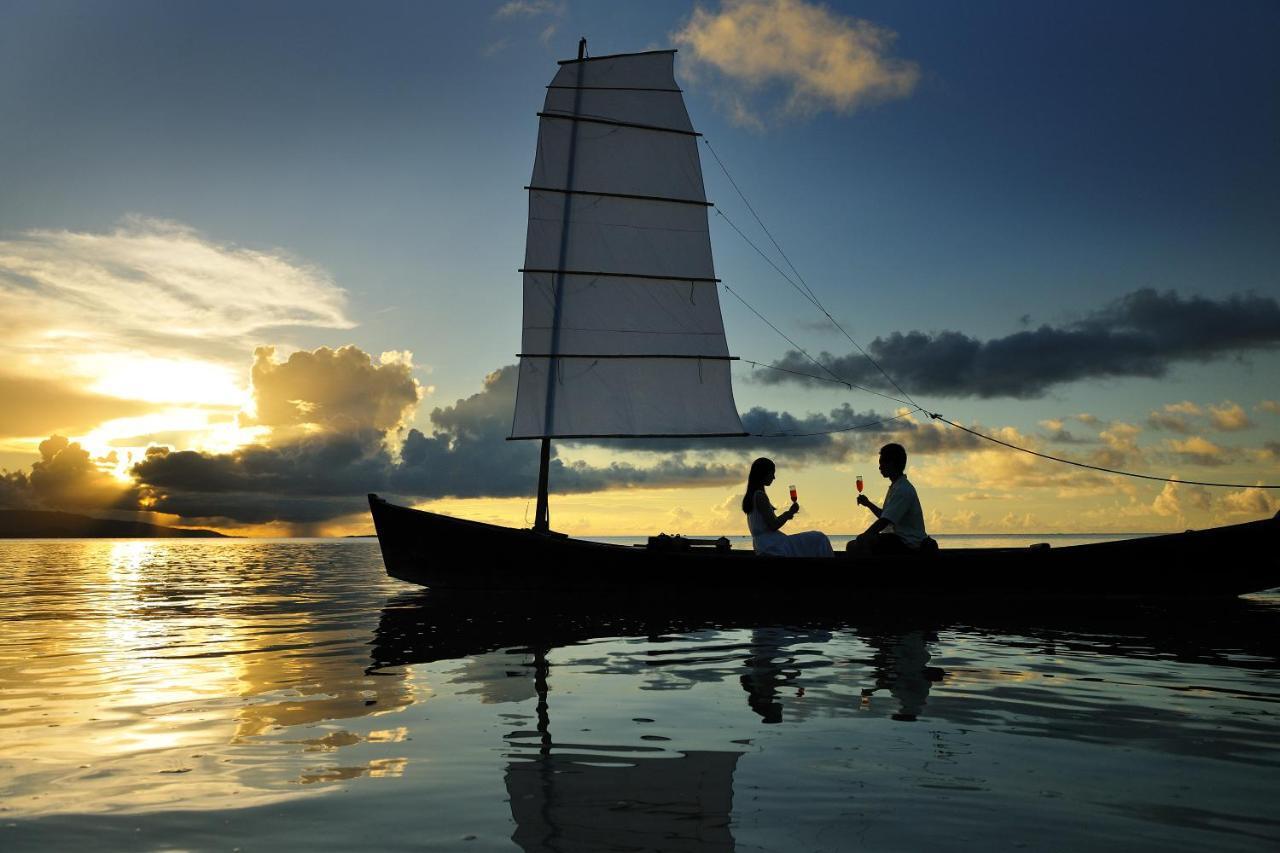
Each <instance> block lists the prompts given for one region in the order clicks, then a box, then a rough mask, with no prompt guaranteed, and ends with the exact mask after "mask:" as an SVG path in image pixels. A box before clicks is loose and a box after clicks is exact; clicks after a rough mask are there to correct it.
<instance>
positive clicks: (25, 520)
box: [0, 509, 227, 539]
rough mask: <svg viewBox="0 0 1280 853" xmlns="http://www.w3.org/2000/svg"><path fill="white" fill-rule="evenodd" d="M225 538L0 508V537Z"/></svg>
mask: <svg viewBox="0 0 1280 853" xmlns="http://www.w3.org/2000/svg"><path fill="white" fill-rule="evenodd" d="M162 537H170V538H183V539H190V538H202V539H208V538H218V539H225V538H227V537H226V536H224V535H223V534H221V533H218V532H216V531H213V530H183V529H181V528H178V527H165V526H163V525H160V524H147V523H146V522H144V521H116V520H115V519H110V518H90V517H89V516H87V515H75V514H73V513H69V512H49V511H46V510H36V509H0V539H132V538H146V539H158V538H162Z"/></svg>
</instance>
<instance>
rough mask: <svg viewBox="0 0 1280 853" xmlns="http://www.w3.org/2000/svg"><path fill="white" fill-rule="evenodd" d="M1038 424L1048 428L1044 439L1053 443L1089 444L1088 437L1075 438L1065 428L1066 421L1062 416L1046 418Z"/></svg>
mask: <svg viewBox="0 0 1280 853" xmlns="http://www.w3.org/2000/svg"><path fill="white" fill-rule="evenodd" d="M1040 426H1042V427H1044V428H1045V429H1047V430H1049V433H1048V434H1047V435H1046V436H1045V439H1046V440H1048V441H1052V442H1054V443H1055V444H1090V443H1091V441H1090V439H1087V438H1077V437H1076V436H1075V435H1073V434H1072V433H1071V430H1069V429H1067V428H1066V421H1064V420H1063V419H1062V418H1046V419H1045V420H1042V421H1040Z"/></svg>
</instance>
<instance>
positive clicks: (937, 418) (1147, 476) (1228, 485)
mask: <svg viewBox="0 0 1280 853" xmlns="http://www.w3.org/2000/svg"><path fill="white" fill-rule="evenodd" d="M925 414H926V415H928V416H929V417H931V418H933V419H934V420H935V421H942V422H943V423H944V424H949V425H950V426H953V427H955V428H956V429H958V430H961V431H963V432H967V433H969V435H975V436H977V437H978V438H985V439H986V440H987V441H991V442H994V443H996V444H1000V445H1003V446H1005V447H1008V448H1012V449H1013V450H1021V451H1022V452H1023V453H1030V454H1031V455H1032V456H1039V457H1040V458H1041V459H1048V460H1050V461H1053V462H1061V463H1063V464H1064V465H1075V466H1076V467H1077V468H1088V469H1090V470H1093V471H1103V472H1105V473H1107V474H1119V475H1120V476H1122V477H1137V478H1138V479H1140V480H1156V481H1157V482H1161V483H1180V484H1182V485H1184V486H1218V487H1220V488H1224V489H1280V486H1263V485H1252V484H1250V483H1206V482H1201V481H1199V480H1178V479H1176V478H1174V477H1156V476H1154V475H1152V474H1135V473H1133V472H1132V471H1121V470H1119V469H1117V468H1104V467H1103V466H1101V465H1089V464H1087V463H1085V462H1076V461H1075V460H1074V459H1063V458H1062V457H1060V456H1050V455H1049V454H1048V453H1040V452H1039V451H1035V450H1029V449H1028V448H1026V447H1019V446H1018V445H1016V444H1010V443H1009V442H1007V441H1001V440H1000V439H998V438H995V437H994V436H990V435H986V434H984V433H981V432H978V431H977V430H972V429H969V428H968V427H965V426H960V424H958V423H955V422H954V421H949V420H947V419H946V418H944V417H943V416H942V415H939V414H937V413H936V412H925Z"/></svg>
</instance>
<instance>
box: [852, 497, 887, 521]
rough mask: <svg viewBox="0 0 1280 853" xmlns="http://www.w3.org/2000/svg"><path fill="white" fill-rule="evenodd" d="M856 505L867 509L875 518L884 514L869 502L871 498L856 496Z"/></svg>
mask: <svg viewBox="0 0 1280 853" xmlns="http://www.w3.org/2000/svg"><path fill="white" fill-rule="evenodd" d="M858 505H859V506H865V507H866V508H867V509H869V510H871V514H872V515H874V516H875V517H876V518H879V517H880V513H882V512H884V510H882V509H881V508H880V507H878V506H876V505H875V504H873V503H872V502H871V498H869V497H867V496H866V495H858Z"/></svg>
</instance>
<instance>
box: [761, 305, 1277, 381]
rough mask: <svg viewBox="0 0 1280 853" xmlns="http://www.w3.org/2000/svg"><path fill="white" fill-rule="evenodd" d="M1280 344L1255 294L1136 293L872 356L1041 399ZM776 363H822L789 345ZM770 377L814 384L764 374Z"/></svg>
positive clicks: (910, 340)
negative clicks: (1021, 327)
mask: <svg viewBox="0 0 1280 853" xmlns="http://www.w3.org/2000/svg"><path fill="white" fill-rule="evenodd" d="M1277 345H1280V303H1277V301H1276V300H1275V299H1274V298H1271V297H1263V296H1257V295H1254V294H1252V293H1249V294H1245V295H1235V296H1230V297H1227V298H1224V299H1221V300H1214V299H1209V298H1205V297H1200V296H1192V297H1188V298H1183V297H1181V296H1179V295H1178V294H1176V293H1174V292H1172V291H1167V292H1164V293H1160V292H1157V291H1155V290H1151V289H1143V290H1136V291H1134V292H1132V293H1129V294H1127V295H1125V296H1123V297H1121V298H1120V299H1118V300H1116V301H1114V302H1112V303H1111V304H1109V305H1107V306H1105V307H1104V308H1102V309H1100V310H1098V311H1095V312H1093V313H1092V314H1089V315H1087V316H1086V317H1084V318H1083V319H1081V320H1078V321H1075V322H1073V323H1069V324H1067V325H1064V326H1061V327H1053V326H1048V325H1043V326H1040V327H1039V328H1037V329H1035V330H1031V331H1024V332H1016V333H1014V334H1012V335H1008V336H1006V337H1003V338H996V339H992V340H988V341H980V340H977V339H976V338H972V337H969V336H968V335H965V334H963V333H961V332H957V331H942V332H933V333H926V332H920V331H912V332H907V333H905V334H904V333H902V332H894V333H893V334H891V335H889V336H887V337H883V338H880V337H878V338H876V339H875V340H874V341H872V342H871V344H870V346H868V348H867V349H868V352H869V353H870V354H871V356H872V357H873V358H875V359H876V361H878V362H879V363H880V364H881V365H882V366H883V367H884V368H885V370H886V371H887V372H888V373H889V374H890V375H891V376H893V377H894V378H895V379H897V380H898V382H900V383H901V384H902V385H903V386H904V387H906V388H908V389H910V390H911V391H912V392H913V393H918V394H939V395H943V396H950V397H1015V398H1021V399H1027V398H1033V397H1039V396H1042V395H1043V394H1045V393H1046V392H1047V391H1048V390H1049V389H1050V388H1052V387H1053V386H1055V385H1060V384H1063V383H1067V382H1074V381H1078V380H1082V379H1103V378H1110V377H1130V376H1136V377H1147V378H1158V377H1161V376H1164V375H1165V374H1166V373H1167V372H1168V371H1169V368H1170V366H1171V365H1173V364H1174V363H1176V362H1179V361H1195V362H1206V361H1210V360H1212V359H1215V358H1220V357H1222V356H1225V355H1228V354H1230V353H1237V352H1243V351H1248V350H1272V349H1275V348H1276V347H1277ZM820 360H821V361H822V362H824V363H825V364H826V365H827V366H828V367H829V368H830V369H831V370H832V371H833V372H834V373H835V374H836V375H838V376H841V377H843V378H844V379H846V380H848V381H850V382H855V383H857V384H860V385H869V386H873V387H877V388H882V389H884V390H886V391H892V390H893V389H892V388H889V387H888V386H887V384H886V383H885V382H884V379H883V377H882V376H881V375H880V373H879V371H878V370H876V368H875V367H874V366H872V365H871V364H870V363H869V362H868V361H867V360H866V359H865V358H863V357H862V355H860V354H857V353H851V354H848V355H844V356H838V357H837V356H833V355H831V354H829V353H822V355H821V357H820ZM774 366H775V367H780V368H784V369H786V370H792V371H799V372H801V373H810V372H812V371H813V370H814V369H815V368H814V367H813V366H812V365H811V364H810V363H809V362H808V360H807V359H805V358H804V356H802V355H801V354H800V353H798V352H795V351H789V352H788V353H787V354H786V355H785V356H784V357H783V358H782V359H780V360H778V361H776V362H774ZM757 381H762V382H766V383H773V384H777V383H783V382H801V383H806V382H807V383H811V382H813V381H814V380H809V379H804V378H802V377H797V376H795V375H793V374H790V373H783V372H768V371H765V372H761V374H760V376H759V378H758V380H757Z"/></svg>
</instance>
